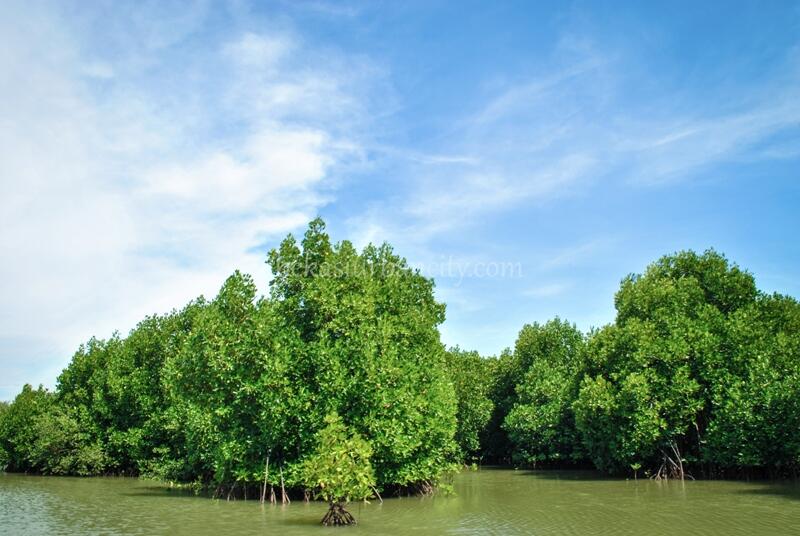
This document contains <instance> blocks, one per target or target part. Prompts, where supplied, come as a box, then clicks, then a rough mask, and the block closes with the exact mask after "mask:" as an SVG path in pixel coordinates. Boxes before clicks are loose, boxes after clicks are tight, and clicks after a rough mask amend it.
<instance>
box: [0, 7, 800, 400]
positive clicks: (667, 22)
mask: <svg viewBox="0 0 800 536" xmlns="http://www.w3.org/2000/svg"><path fill="white" fill-rule="evenodd" d="M798 6H800V5H799V4H798V3H796V2H777V1H776V2H750V3H738V2H718V3H717V2H705V3H702V5H698V3H696V2H685V3H682V2H669V3H664V5H656V4H655V3H651V2H631V3H624V2H553V3H544V2H537V3H534V2H437V1H426V2H364V3H347V2H335V3H334V2H324V1H307V2H304V1H292V2H289V1H286V2H273V3H268V2H253V3H249V2H245V1H238V2H231V3H215V2H198V3H194V4H192V3H188V2H181V3H170V2H155V1H154V2H136V3H133V2H131V3H123V2H103V3H92V2H72V3H71V2H57V3H47V2H36V1H34V2H30V1H26V2H21V1H16V0H12V1H10V2H3V3H2V5H0V44H2V49H0V71H1V72H3V77H2V81H0V121H2V128H0V224H1V225H0V255H2V259H3V261H4V262H3V263H2V265H0V295H1V296H2V298H3V304H2V307H0V315H1V316H0V399H10V398H12V397H13V395H14V394H15V393H16V392H17V391H19V389H20V388H21V386H22V384H23V383H25V382H31V383H35V384H36V383H44V384H45V385H48V386H52V385H54V382H55V378H56V376H57V375H58V373H59V371H60V370H61V369H62V368H63V367H64V366H65V365H66V364H67V363H68V361H69V359H70V357H71V354H72V352H74V350H75V349H76V348H77V346H78V345H79V344H80V343H81V342H83V341H85V340H87V339H88V338H89V337H91V336H93V335H96V336H98V337H107V336H109V335H110V334H111V333H112V332H113V331H114V330H119V331H120V332H122V333H125V332H127V331H128V330H129V329H130V328H131V327H133V326H134V325H135V323H136V322H137V321H138V320H139V319H141V318H142V317H143V316H144V315H146V314H151V313H156V312H166V311H168V310H169V309H171V308H173V307H179V306H181V305H182V304H183V303H185V302H186V301H188V300H189V299H191V298H193V297H195V296H196V295H199V294H204V295H206V296H213V295H214V294H215V292H216V290H217V289H218V288H219V286H220V285H221V283H222V281H223V280H224V278H225V277H226V276H227V275H228V274H230V273H231V272H232V271H233V270H234V269H237V268H239V269H242V270H244V271H247V272H249V273H251V274H253V276H254V277H255V278H256V281H257V282H258V283H259V285H260V287H261V288H262V290H263V291H265V292H266V290H267V285H268V281H269V274H268V271H267V267H266V266H265V265H264V258H265V255H266V252H267V250H268V249H269V248H270V247H272V246H274V245H276V244H277V243H278V242H279V241H280V239H281V238H282V237H284V236H285V235H286V234H287V233H290V232H294V233H300V232H302V230H303V228H304V226H305V224H306V223H307V222H308V221H309V220H310V219H312V218H313V217H315V216H316V215H321V216H322V217H323V218H324V219H325V220H326V221H327V222H328V225H329V230H330V233H331V234H332V236H333V238H334V239H336V240H340V239H344V238H348V239H351V240H353V241H354V242H355V243H356V244H357V245H359V246H363V245H364V244H366V243H368V242H370V241H372V242H382V241H384V240H386V241H389V242H390V243H391V244H393V245H394V247H395V250H396V251H397V252H398V253H400V254H401V255H403V256H405V257H406V258H407V259H408V260H409V262H410V263H412V264H414V265H415V266H418V267H420V269H421V270H423V271H424V272H425V273H427V274H428V275H431V276H433V277H435V278H436V283H437V291H436V292H437V295H438V296H439V298H440V299H441V300H443V301H445V302H446V303H447V306H448V309H447V311H448V312H447V321H446V322H445V324H444V325H443V326H442V337H443V340H444V342H445V343H447V344H448V345H454V344H459V345H461V346H462V347H464V348H470V349H473V348H474V349H477V350H479V351H481V352H483V353H487V354H493V353H497V352H499V351H500V350H502V349H503V348H505V347H507V346H511V345H513V343H514V339H515V337H516V334H517V332H518V331H519V329H520V327H521V326H522V325H523V324H524V323H529V322H534V321H545V320H547V319H549V318H552V317H554V316H556V315H559V316H561V317H562V318H567V319H569V320H571V321H573V322H576V323H577V324H578V326H579V327H581V328H583V329H588V328H590V327H591V326H600V325H603V324H605V323H607V322H609V321H611V320H613V316H614V310H613V294H614V291H615V290H616V288H617V286H618V284H619V281H620V279H621V278H622V277H623V276H625V275H626V274H628V273H631V272H640V271H641V270H643V269H644V267H645V266H646V265H647V264H648V263H649V262H651V261H653V260H655V259H656V258H658V257H659V256H660V255H663V254H666V253H670V252H673V251H676V250H680V249H687V248H693V249H697V250H703V249H706V248H708V247H714V248H716V249H718V250H719V251H722V252H724V253H725V254H726V255H727V256H728V257H729V258H730V259H731V260H733V261H735V262H737V263H739V264H740V265H741V266H743V267H745V268H747V269H749V270H750V271H751V272H753V274H754V275H755V276H756V279H757V283H758V285H759V287H760V288H762V289H764V290H767V291H779V292H783V293H786V294H790V295H793V296H800V280H799V279H798V277H799V276H800V268H798V267H799V266H800V242H799V241H798V240H797V231H798V228H800V225H798V224H800V215H798V214H799V212H798V209H797V206H798V202H799V201H800V7H798Z"/></svg>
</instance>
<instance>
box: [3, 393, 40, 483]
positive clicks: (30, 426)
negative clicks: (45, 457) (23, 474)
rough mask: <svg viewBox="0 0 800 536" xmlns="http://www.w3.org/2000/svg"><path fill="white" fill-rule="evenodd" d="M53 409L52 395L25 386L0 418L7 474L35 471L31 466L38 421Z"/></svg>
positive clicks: (34, 467) (33, 466)
mask: <svg viewBox="0 0 800 536" xmlns="http://www.w3.org/2000/svg"><path fill="white" fill-rule="evenodd" d="M52 406H53V394H52V393H50V392H48V391H47V390H46V389H45V388H43V387H42V386H39V388H38V389H34V388H33V387H31V386H30V385H28V384H26V385H25V386H24V387H23V388H22V392H21V393H20V394H18V395H17V396H16V398H15V399H14V401H13V402H12V403H11V405H10V406H8V408H7V409H6V410H5V411H4V412H3V413H2V416H1V417H2V418H0V448H1V449H2V450H3V451H4V452H5V458H6V460H5V461H6V469H7V470H8V471H27V470H30V469H34V470H36V469H38V467H36V466H35V465H33V460H34V448H35V444H36V441H37V439H38V435H37V430H36V421H37V419H38V418H39V417H40V416H41V415H43V414H45V413H46V412H47V411H49V410H50V408H51V407H52Z"/></svg>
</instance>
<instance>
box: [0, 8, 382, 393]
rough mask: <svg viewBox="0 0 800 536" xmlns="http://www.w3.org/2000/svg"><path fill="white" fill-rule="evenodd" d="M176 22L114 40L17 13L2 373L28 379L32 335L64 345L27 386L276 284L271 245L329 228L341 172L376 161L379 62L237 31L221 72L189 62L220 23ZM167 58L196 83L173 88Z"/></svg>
mask: <svg viewBox="0 0 800 536" xmlns="http://www.w3.org/2000/svg"><path fill="white" fill-rule="evenodd" d="M169 9H171V8H169V7H161V6H150V7H148V8H147V10H148V11H147V12H146V13H145V9H144V8H140V9H137V10H136V13H135V14H132V13H127V11H126V14H125V15H126V16H127V15H131V16H132V17H133V19H132V20H133V22H132V24H131V25H130V26H129V27H128V28H127V30H126V31H127V32H128V33H126V34H125V35H126V36H127V37H126V38H125V39H124V40H122V41H114V42H113V43H112V44H109V43H104V42H94V41H89V42H87V41H85V40H84V37H85V36H86V35H90V34H87V33H81V32H80V31H79V30H81V28H79V27H76V24H77V23H76V21H75V20H74V19H70V18H65V17H62V16H60V15H59V11H58V10H57V9H49V8H43V9H41V10H37V9H23V8H22V6H21V5H19V6H11V5H9V4H6V5H5V7H4V8H0V34H2V35H3V36H4V37H3V42H4V47H5V53H3V54H0V69H2V71H3V73H4V80H5V82H4V83H3V84H2V85H0V103H3V104H2V105H0V106H2V107H3V109H2V113H0V117H1V118H2V119H0V121H2V128H0V225H2V229H3V230H2V231H1V232H0V254H2V257H3V258H4V259H6V260H7V262H4V263H3V264H2V267H0V293H2V295H3V296H4V301H5V305H4V307H3V309H2V311H0V315H1V318H0V320H2V321H1V322H0V324H1V325H0V340H4V341H6V343H5V344H3V345H2V347H0V351H2V354H0V361H2V364H3V368H4V375H5V374H8V375H13V376H14V377H15V381H18V380H19V378H21V377H22V376H23V375H24V374H23V372H21V370H23V369H25V370H27V368H26V367H27V365H25V358H26V357H25V355H11V354H10V353H9V352H11V348H17V349H19V348H20V347H23V345H22V344H13V341H15V340H16V341H22V340H26V341H31V340H33V341H38V342H36V344H27V345H25V346H27V347H28V348H30V349H33V348H47V352H48V354H49V356H48V358H49V361H48V363H50V365H49V366H40V367H39V368H38V370H36V371H35V373H33V374H31V371H30V370H27V372H28V374H27V377H26V378H25V379H26V380H27V381H33V382H36V381H47V382H51V381H52V380H53V378H54V377H55V373H54V371H56V370H57V369H58V368H59V367H60V366H62V365H63V363H64V362H65V361H66V360H67V358H68V356H69V354H70V353H71V351H72V349H74V348H75V347H76V346H77V344H78V343H79V342H80V341H82V340H85V339H86V338H88V337H89V336H90V335H92V334H97V335H100V336H107V335H109V334H110V333H111V331H112V330H113V329H127V328H129V327H132V324H133V322H135V321H136V320H138V319H140V318H141V317H142V316H144V315H145V314H149V313H152V312H156V311H166V310H169V309H171V308H172V307H176V306H180V305H181V304H182V303H184V302H185V301H187V300H188V299H190V298H192V297H194V296H196V295H197V294H199V293H201V292H202V293H206V294H211V293H214V292H215V291H216V289H217V288H218V286H219V285H220V284H221V283H222V281H223V279H224V277H225V276H226V275H227V274H228V273H230V272H231V271H232V270H233V269H235V268H241V269H244V270H247V271H250V272H252V273H254V274H255V275H256V276H257V278H258V280H259V281H260V282H261V283H262V285H263V284H264V283H265V282H266V268H265V267H264V265H263V260H264V254H265V251H261V250H254V246H257V245H258V244H261V243H263V242H264V241H265V240H269V239H272V240H274V239H275V238H277V237H278V236H280V235H282V234H284V233H287V232H289V231H291V230H294V229H297V228H299V227H301V226H302V225H304V224H305V223H306V222H307V221H308V220H310V219H311V218H313V217H314V215H315V214H316V212H317V211H318V210H319V209H320V207H322V206H324V205H325V204H326V203H328V202H330V200H331V199H332V197H333V195H334V189H333V188H334V186H335V185H334V184H333V183H332V182H331V176H333V175H334V174H335V172H336V169H337V167H338V166H343V165H349V164H350V163H351V162H352V161H354V160H355V161H358V160H359V159H361V158H363V155H362V148H361V145H360V142H359V133H358V132H357V131H356V130H355V129H354V128H352V127H353V125H355V124H356V123H358V124H361V125H363V124H364V121H365V115H366V111H367V106H368V103H365V102H363V101H364V99H362V97H364V96H366V95H367V94H368V92H369V87H368V86H369V83H370V77H371V76H372V75H371V72H369V69H368V66H366V64H365V63H364V61H363V60H356V62H355V63H349V59H348V58H347V57H345V56H343V55H337V53H336V51H334V50H330V49H326V50H325V51H324V52H320V51H318V50H316V49H314V48H313V47H310V46H308V45H307V44H306V43H305V42H304V41H303V40H302V39H301V38H300V37H299V36H297V35H296V34H294V33H293V32H292V31H291V30H285V29H281V30H279V31H278V30H276V31H270V32H268V33H264V34H260V33H253V32H252V31H248V30H245V29H242V30H238V29H237V28H235V27H234V28H231V29H230V32H229V33H226V34H225V35H223V36H221V37H220V38H218V39H217V40H216V41H215V42H213V43H206V46H208V50H205V51H203V54H204V60H205V64H204V65H199V64H198V63H196V62H194V61H189V62H186V63H184V64H181V62H175V61H174V58H175V56H181V55H182V54H184V51H185V50H188V49H191V48H192V45H191V43H189V42H187V41H185V39H188V36H191V35H192V33H193V32H194V31H196V30H197V29H198V28H200V27H202V25H203V24H204V19H203V17H202V16H199V15H193V16H192V17H189V18H185V19H184V18H178V19H176V20H175V24H174V25H172V24H170V25H166V26H165V25H159V24H157V22H158V21H160V20H165V19H166V20H170V17H171V16H172V14H171V12H169V13H168V12H166V11H165V10H169ZM123 11H125V10H123ZM201 11H202V10H201ZM134 15H135V16H134ZM78 20H81V19H78ZM136 21H139V22H136ZM148 21H149V22H148ZM107 24H108V25H110V26H114V25H117V24H121V21H119V20H117V19H116V18H115V17H114V16H113V15H110V16H109V19H108V21H107ZM137 32H138V33H137ZM210 45H213V46H210ZM104 46H106V48H110V49H113V50H115V53H114V54H110V55H109V54H104V56H103V57H102V58H99V57H98V56H97V55H96V54H94V53H93V52H91V51H95V50H102V49H103V48H104ZM167 61H169V68H171V69H175V68H177V69H179V71H174V72H170V73H168V75H166V76H168V78H163V76H165V75H163V74H162V73H163V71H164V69H165V68H166V63H165V62H167ZM343 66H347V68H343ZM180 69H182V70H180ZM173 83H174V84H175V86H174V90H175V93H174V94H170V93H169V90H170V89H171V88H172V87H173V86H172V84H173ZM192 86H194V87H195V88H197V90H196V91H192V89H191V88H192ZM159 90H163V91H164V92H163V93H159ZM31 351H34V350H30V351H29V352H28V353H29V354H30V352H31ZM43 351H44V350H43ZM29 358H30V359H33V356H32V355H29ZM15 367H18V368H15Z"/></svg>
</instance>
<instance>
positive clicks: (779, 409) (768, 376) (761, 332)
mask: <svg viewBox="0 0 800 536" xmlns="http://www.w3.org/2000/svg"><path fill="white" fill-rule="evenodd" d="M798 334H800V304H798V302H797V301H796V300H794V299H792V298H788V297H785V296H779V295H772V296H762V297H760V298H759V299H758V300H757V301H756V302H754V303H752V304H750V305H749V306H747V307H743V308H741V309H740V310H738V311H736V312H735V313H734V314H733V315H731V318H730V321H729V324H728V337H727V341H726V344H725V346H726V351H727V355H728V356H729V358H728V359H727V360H726V364H725V366H724V367H722V368H721V369H720V370H719V371H718V374H717V377H718V379H717V381H716V382H715V383H714V385H713V386H712V389H711V401H712V412H711V416H710V422H709V425H708V429H707V431H706V434H705V437H704V443H703V460H704V461H706V462H713V463H716V464H719V465H721V466H723V467H765V466H766V467H776V468H790V467H794V468H797V467H798V466H800V337H798Z"/></svg>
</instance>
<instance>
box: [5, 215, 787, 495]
mask: <svg viewBox="0 0 800 536" xmlns="http://www.w3.org/2000/svg"><path fill="white" fill-rule="evenodd" d="M267 262H268V264H269V265H270V267H271V269H272V273H273V280H272V282H271V285H270V294H269V295H268V296H266V297H257V290H256V286H255V284H254V283H253V280H252V278H251V277H250V276H248V275H244V274H241V273H239V272H236V273H234V274H233V275H232V276H231V277H229V278H228V280H227V281H226V282H225V284H224V285H223V286H222V288H221V289H220V292H219V294H218V295H217V296H216V297H215V298H214V299H212V300H205V299H204V298H198V299H197V300H194V301H192V302H191V303H189V304H187V305H186V306H185V307H183V308H182V309H180V310H176V311H173V312H172V313H169V314H166V315H156V316H151V317H148V318H146V319H144V320H143V321H142V322H141V323H139V324H138V325H137V326H136V328H134V329H133V330H132V331H131V332H130V333H129V334H128V335H127V336H126V337H122V336H119V335H114V336H113V337H111V338H109V339H106V340H100V339H91V340H90V341H89V342H87V343H86V344H85V345H83V346H81V348H79V349H78V351H77V352H76V353H75V355H74V356H73V358H72V361H71V362H70V364H69V365H68V367H67V368H66V369H65V370H64V371H63V372H62V374H61V375H60V376H59V378H58V384H57V387H56V389H55V391H54V392H50V391H47V390H45V389H43V388H41V387H40V388H38V389H34V388H32V387H31V386H25V388H24V389H23V390H22V392H21V393H20V394H19V395H18V396H17V397H16V398H15V400H14V401H13V402H12V403H11V404H2V405H0V466H2V465H4V466H5V467H6V469H7V470H8V471H19V472H23V471H24V472H36V473H43V474H70V475H99V474H129V475H147V476H152V477H155V478H159V479H163V480H167V481H174V482H181V483H192V484H194V485H196V486H198V487H205V488H208V489H211V490H213V491H214V492H215V493H216V494H217V495H223V494H224V495H225V496H230V495H231V494H233V495H234V496H247V495H248V494H249V496H250V497H251V498H258V497H259V496H261V497H262V498H263V497H264V494H265V492H266V493H268V494H272V493H274V492H275V490H276V489H278V490H281V489H288V490H289V491H288V492H287V495H292V494H302V493H304V492H307V493H309V494H315V495H317V496H323V497H324V498H326V500H338V499H339V498H345V496H346V498H348V499H355V498H364V497H369V496H374V495H377V494H379V493H390V492H429V491H431V490H432V489H434V488H435V487H436V486H437V485H440V484H441V483H442V482H446V477H447V475H448V474H451V473H452V471H453V470H454V469H455V468H457V467H458V465H459V464H463V463H502V464H513V465H518V466H528V467H531V466H533V467H547V466H564V465H571V466H593V467H596V468H597V469H599V470H602V471H606V472H610V473H612V474H618V475H625V476H636V477H638V476H645V475H646V476H651V477H654V478H673V477H675V478H681V477H684V476H690V475H691V476H695V477H730V476H738V475H741V474H744V473H746V472H753V471H755V472H758V473H759V474H770V475H773V476H786V475H796V474H797V470H798V466H800V304H798V302H797V301H796V300H795V299H794V298H791V297H788V296H783V295H779V294H766V293H763V292H761V291H759V290H758V289H757V287H756V284H755V280H754V278H753V276H752V275H751V274H749V273H748V272H747V271H745V270H742V269H740V268H739V267H738V266H736V265H735V264H732V263H730V262H729V261H728V260H727V259H726V258H725V257H724V256H723V255H721V254H719V253H717V252H715V251H713V250H709V251H706V252H704V253H702V254H697V253H695V252H691V251H686V252H680V253H677V254H673V255H668V256H665V257H662V258H661V259H659V260H657V261H656V262H654V263H653V264H651V265H650V266H649V267H648V268H647V269H646V271H645V272H644V273H643V274H640V275H630V276H628V277H626V278H624V279H623V280H622V283H621V285H620V288H619V290H618V292H617V293H616V295H615V297H614V300H615V301H614V303H615V306H616V310H617V315H616V318H615V320H614V322H612V323H611V324H609V325H607V326H604V327H602V328H599V329H595V330H592V331H591V332H589V333H582V332H581V331H580V330H578V329H577V328H576V327H575V325H574V324H571V323H569V322H568V321H566V320H562V319H559V318H556V319H553V320H551V321H549V322H546V323H544V324H536V323H534V324H530V325H526V326H524V327H523V328H522V330H521V331H520V333H519V336H518V339H517V341H516V344H515V346H514V348H513V349H509V350H507V351H505V352H503V353H502V354H501V355H500V356H497V357H483V356H480V355H479V354H477V353H476V352H469V351H464V350H461V349H459V348H453V349H449V350H447V349H445V348H444V347H443V345H442V344H441V342H440V339H439V331H438V326H439V325H440V324H441V323H442V322H443V321H444V317H445V307H444V305H443V304H441V303H438V302H437V301H436V300H435V298H434V293H433V289H434V282H433V281H432V280H431V279H427V278H425V277H424V276H422V275H421V274H420V273H419V272H418V271H415V270H413V269H411V268H410V267H408V265H407V263H406V261H405V260H404V259H402V258H401V257H399V256H397V255H396V254H395V253H394V252H393V251H392V249H391V247H390V246H388V245H386V244H384V245H382V246H379V247H376V246H372V245H370V246H368V247H366V248H365V249H364V250H363V251H362V252H358V251H357V250H356V249H355V248H354V247H353V245H352V244H351V243H350V242H348V241H343V242H340V243H337V244H332V243H331V241H330V239H329V237H328V235H327V234H326V233H325V226H324V223H323V222H322V221H321V220H319V219H318V220H315V221H313V222H311V224H310V225H309V228H308V230H307V232H306V233H305V235H304V237H303V239H302V240H301V241H300V242H299V243H298V242H297V241H296V240H295V239H294V238H293V237H291V236H289V237H287V239H285V240H284V241H283V242H282V243H281V245H280V246H279V247H278V248H277V249H275V250H273V251H271V252H270V253H269V258H268V261H267ZM298 266H302V267H303V269H296V268H297V267H298ZM337 445H338V446H340V447H341V446H344V447H346V448H342V449H339V450H337V448H338V447H337ZM337 466H338V467H342V466H346V467H348V470H347V471H346V473H347V474H348V475H349V477H352V478H351V481H349V482H339V484H341V486H342V490H344V491H341V492H340V493H339V494H340V495H342V497H334V496H333V495H330V496H325V495H324V494H322V495H320V492H321V490H322V489H323V488H324V487H325V486H321V485H320V484H321V483H322V482H329V481H330V478H331V476H330V471H329V470H330V469H331V467H337ZM270 468H271V469H270ZM326 479H327V480H326ZM267 488H269V491H268V490H267ZM353 490H356V491H353ZM334 495H335V494H334ZM287 500H288V497H287Z"/></svg>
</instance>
